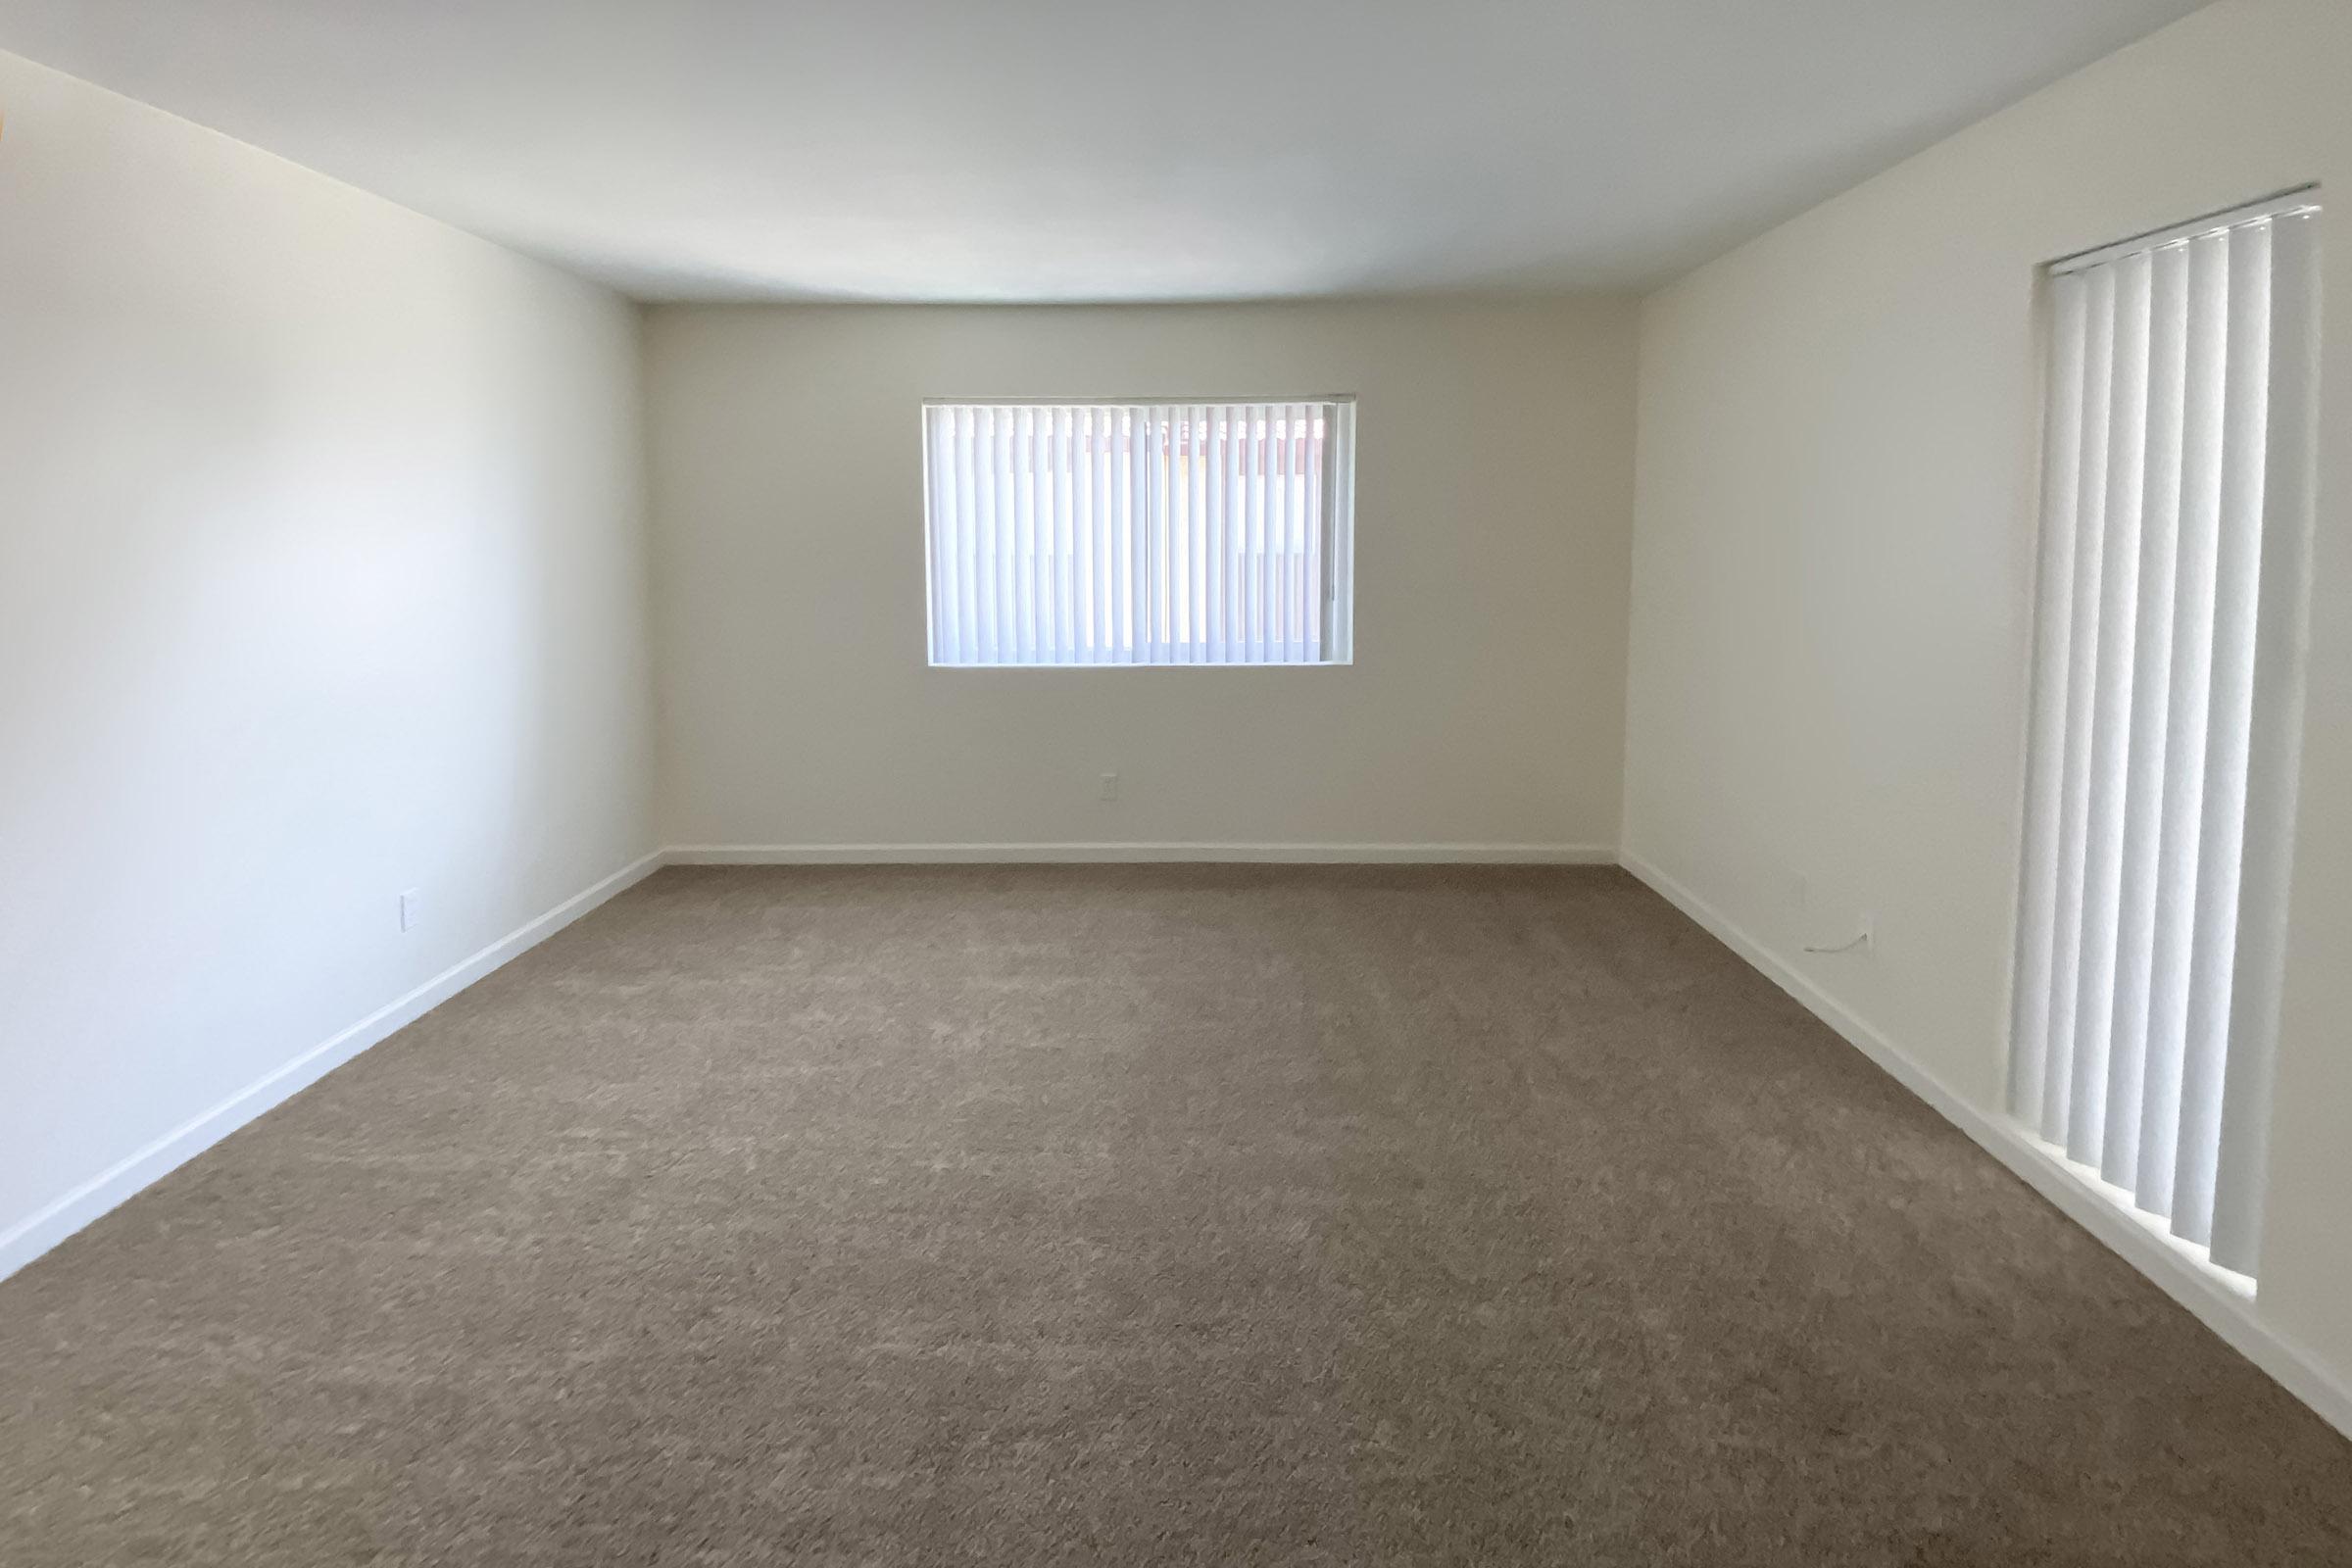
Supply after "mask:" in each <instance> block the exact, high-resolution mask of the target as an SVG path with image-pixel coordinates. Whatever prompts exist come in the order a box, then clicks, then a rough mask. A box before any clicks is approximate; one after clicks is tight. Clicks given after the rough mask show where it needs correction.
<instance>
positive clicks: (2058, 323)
mask: <svg viewBox="0 0 2352 1568" xmlns="http://www.w3.org/2000/svg"><path fill="white" fill-rule="evenodd" d="M2318 231H2319V222H2318V209H2317V207H2316V205H2314V203H2313V201H2312V199H2311V197H2310V196H2309V195H2308V194H2306V195H2304V196H2301V197H2297V198H2290V199H2287V200H2283V201H2278V202H2273V203H2268V204H2265V205H2263V206H2261V207H2256V208H2249V209H2245V210H2243V211H2241V212H2238V213H2233V214H2228V215H2224V216H2222V217H2220V218H2217V219H2214V220H2211V221H2204V222H2200V223H2196V224H2191V225H2186V226H2184V227H2182V228H2180V229H2178V230H2174V231H2172V232H2169V233H2167V234H2163V235H2158V236H2154V237H2152V238H2150V239H2147V240H2142V241H2139V242H2135V243H2131V244H2127V245H2123V246H2117V247H2114V248H2112V249H2110V250H2108V251H2105V252H2100V253H2097V254H2095V255H2092V256H2089V257H2085V258H2082V259H2081V260H2079V261H2077V262H2074V263H2062V264H2060V265H2059V266H2058V267H2056V268H2054V269H2053V270H2052V275H2051V277H2050V279H2049V298H2050V306H2051V313H2050V364H2049V383H2048V395H2047V416H2046V417H2047V428H2046V434H2045V441H2044V456H2043V485H2044V490H2043V498H2042V543H2041V565H2040V587H2039V606H2038V611H2037V624H2036V635H2035V669H2034V706H2033V715H2034V716H2033V730H2032V738H2031V744H2030V756H2029V763H2028V769H2029V771H2028V784H2027V816H2026V852H2025V855H2026V858H2025V865H2024V868H2023V877H2022V890H2021V899H2022V904H2021V909H2020V918H2019V921H2018V954H2017V967H2016V988H2015V994H2014V1012H2013V1016H2012V1019H2011V1036H2012V1062H2011V1074H2010V1106H2011V1109H2012V1111H2013V1112H2014V1113H2015V1114H2016V1115H2017V1116H2018V1117H2019V1118H2020V1119H2021V1120H2022V1121H2024V1122H2026V1123H2027V1124H2028V1125H2030V1126H2031V1127H2033V1128H2034V1129H2035V1130H2037V1131H2038V1132H2039V1134H2040V1135H2041V1137H2042V1138H2044V1139H2045V1140H2047V1141H2048V1142H2049V1143H2051V1144H2054V1145H2057V1146H2060V1147H2061V1148H2063V1149H2064V1151H2065V1152H2066V1153H2067V1154H2068V1155H2069V1156H2070V1157H2072V1158H2073V1159H2075V1160H2078V1161H2081V1162H2082V1163H2083V1164H2085V1165H2089V1166H2094V1167H2096V1169H2097V1170H2098V1173H2099V1175H2100V1176H2101V1177H2102V1178H2104V1179H2105V1180H2106V1181H2107V1182H2108V1183H2110V1184H2112V1185H2114V1186H2116V1187H2120V1188H2122V1189H2124V1190H2126V1191H2127V1192H2129V1193H2130V1194H2131V1201H2132V1203H2133V1204H2134V1205H2136V1206H2137V1207H2139V1208H2141V1209H2143V1210H2145V1211H2146V1212H2148V1213H2150V1214H2152V1215H2155V1216H2158V1217H2160V1218H2162V1219H2164V1220H2165V1221H2166V1222H2167V1223H2168V1224H2169V1226H2170V1228H2171V1230H2172V1232H2173V1233H2174V1234H2175V1235H2176V1236H2178V1237H2180V1239H2181V1240H2183V1241H2186V1242H2191V1243H2195V1244H2199V1245H2201V1246H2205V1247H2208V1248H2209V1249H2210V1256H2211V1258H2212V1260H2213V1261H2214V1262H2215V1263H2217V1264H2219V1265H2221V1266H2223V1267H2226V1268H2229V1269H2232V1270H2235V1271H2237V1272H2239V1273H2243V1274H2252V1273H2253V1272H2254V1269H2255V1259H2256V1253H2257V1250H2258V1244H2259V1240H2260V1232H2261V1208H2262V1203H2261V1200H2262V1183H2263V1175H2264V1166H2265V1162H2266V1154H2267V1139H2268V1127H2269V1107H2270V1069H2271V1058H2272V1048H2273V1044H2274V1041H2275V1037H2276V1034H2277V1014H2276V1008H2277V997H2278V974H2279V969H2280V966H2281V961H2282V956H2283V955H2282V948H2283V941H2284V933H2283V921H2284V910H2285V894H2286V886H2285V884H2286V872H2287V863H2286V862H2287V854H2288V848H2289V839H2290V833H2291V825H2292V816H2293V805H2294V802H2293V790H2294V774H2295V761H2296V758H2295V753H2296V747H2297V735H2298V732H2299V723H2300V711H2301V679H2302V676H2301V644H2302V640H2303V635H2302V632H2303V616H2304V609H2303V600H2304V581H2305V577H2306V575H2307V572H2306V560H2307V557H2308V552H2309V533H2310V527H2311V514H2312V485H2313V478H2312V465H2313V450H2314V444H2315V441H2314V436H2315V432H2314V420H2315V418H2316V410H2317V398H2316V391H2317V364H2318V356H2317V344H2316V341H2315V335H2316V333H2317V331H2318V327H2319V310H2318V307H2319V267H2318V244H2319V240H2318Z"/></svg>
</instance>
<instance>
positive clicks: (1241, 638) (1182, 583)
mask: <svg viewBox="0 0 2352 1568" xmlns="http://www.w3.org/2000/svg"><path fill="white" fill-rule="evenodd" d="M1354 432H1355V405H1354V402H1353V400H1351V399H1348V398H1321V399H1303V400H1297V401H1289V402H1272V403H931V404H926V405H925V406H924V408H923V460H924V512H925V518H926V520H925V533H926V536H927V539H928V543H929V555H928V562H929V572H930V615H931V631H930V635H931V662H932V663H934V664H948V665H1069V664H1344V663H1347V662H1348V659H1349V655H1350V646H1349V645H1350V642H1351V634H1352V625H1351V622H1352V619H1353V617H1352V614H1351V604H1350V601H1351V599H1352V585H1353V576H1354V574H1353V571H1352V569H1351V566H1352V558H1353V548H1352V547H1353V538H1352V535H1353V515H1352V514H1353V507H1352V505H1351V502H1352V498H1353V494H1354V489H1355V452H1354V445H1355V443H1354Z"/></svg>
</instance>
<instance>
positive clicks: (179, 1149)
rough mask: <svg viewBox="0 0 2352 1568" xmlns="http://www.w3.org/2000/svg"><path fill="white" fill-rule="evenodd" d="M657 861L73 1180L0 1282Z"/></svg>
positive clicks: (32, 1219)
mask: <svg viewBox="0 0 2352 1568" xmlns="http://www.w3.org/2000/svg"><path fill="white" fill-rule="evenodd" d="M661 865H662V854H661V852H660V851H658V850H657V851H656V852H654V853H653V854H651V855H648V856H645V857H643V858H640V859H637V860H634V861H632V862H631V863H629V864H627V865H624V866H622V867H621V868H620V869H619V870H617V871H615V872H613V874H612V875H611V876H609V877H606V878H605V879H604V880H603V881H601V882H599V883H597V884H596V885H595V886H593V887H590V888H587V889H585V890H583V891H581V892H579V893H576V894H574V895H572V896H571V897H570V898H568V899H566V900H564V902H563V903H562V904H559V905H557V906H556V907H554V908H552V909H550V910H548V911H547V912H546V913H545V914H543V915H540V916H539V917H538V918H537V919H535V920H532V921H530V922H529V923H527V924H525V925H523V926H521V927H519V928H518V929H516V930H514V931H511V932H509V933H508V934H507V935H505V936H503V937H501V938H499V939H498V940H497V941H496V942H493V943H491V944H490V945H489V946H488V947H486V948H484V949H482V950H481V951H480V952H478V953H476V954H474V955H472V956H470V957H466V958H464V959H462V960H460V961H459V962H457V963H454V964H452V965H451V966H450V967H448V968H446V969H444V970H442V971H441V972H440V973H439V974H437V975H435V976H433V977H432V978H431V979H430V980H427V981H426V982H424V984H422V985H420V986H418V987H417V988H416V989H415V990H414V991H411V992H409V993H407V994H406V995H404V996H401V997H398V998H395V999H394V1000H393V1001H391V1002H388V1003H386V1004H384V1005H382V1006H380V1007H378V1008H376V1009H375V1011H373V1012H371V1013H369V1014H368V1016H367V1017H365V1018H362V1019H361V1020H360V1021H359V1022H358V1023H355V1024H353V1025H352V1026H351V1027H350V1028H348V1029H345V1030H343V1031H342V1032H341V1033H339V1034H337V1035H335V1036H334V1037H333V1038H332V1039H329V1040H324V1041H321V1042H319V1044H318V1045H316V1046H313V1047H312V1048H311V1049H310V1050H308V1051H306V1052H304V1053H303V1054H301V1055H299V1056H296V1057H295V1058H294V1059H293V1060H292V1061H289V1062H287V1063H286V1064H285V1065H284V1066H282V1067H279V1068H278V1069H277V1070H276V1071H274V1072H271V1073H270V1074H269V1075H268V1076H267V1077H264V1078H261V1079H259V1080H257V1081H255V1082H253V1083H250V1084H248V1085H246V1086H245V1087H244V1088H243V1089H240V1090H238V1091H237V1092H236V1093H235V1094H233V1095H231V1096H229V1098H228V1099H226V1100H224V1101H222V1102H221V1103H220V1104H218V1105H215V1106H214V1107H213V1108H212V1109H210V1110H208V1111H205V1112H204V1113H203V1114H201V1115H199V1116H195V1117H191V1118H190V1119H189V1120H187V1121H185V1122H182V1123H181V1124H180V1125H179V1126H177V1127H175V1128H173V1129H172V1131H170V1132H168V1133H166V1134H164V1136H162V1137H161V1138H158V1139H156V1140H155V1141H154V1142H153V1143H151V1144H149V1145H147V1147H146V1148H144V1149H141V1150H138V1151H137V1152H133V1153H131V1154H129V1155H127V1156H125V1157H124V1158H123V1159H120V1160H117V1161H116V1162H115V1163H114V1164H112V1165H110V1166H108V1167H107V1168H106V1169H105V1170H102V1171H100V1172H99V1173H98V1174H97V1175H95V1176H93V1177H91V1178H90V1179H89V1180H88V1181H86V1182H83V1183H82V1184H81V1185H80V1186H78V1187H76V1188H74V1189H73V1191H72V1192H69V1193H67V1194H66V1195H65V1196H64V1197H62V1198H60V1199H58V1200H56V1201H54V1202H51V1203H49V1204H47V1205H46V1206H44V1207H42V1208H40V1209H38V1210H36V1211H35V1212H34V1213H32V1214H31V1215H29V1216H28V1217H26V1218H25V1219H22V1220H20V1221H18V1222H17V1223H16V1224H14V1225H11V1226H10V1227H8V1229H7V1230H5V1231H0V1279H5V1278H7V1277H8V1276H9V1275H10V1274H13V1273H15V1272H16V1271H17V1270H18V1269H20V1268H23V1267H24V1266H25V1264H27V1263H29V1262H31V1261H32V1260H33V1259H34V1258H36V1257H38V1256H40V1255H41V1254H42V1253H43V1252H45V1251H47V1250H49V1249H51V1248H52V1247H55V1246H56V1245H57V1244H58V1243H60V1242H62V1241H64V1240H65V1239H66V1238H67V1237H69V1236H71V1235H73V1233H74V1232H75V1231H77V1230H79V1229H81V1228H82V1227H83V1226H84V1225H87V1224H89V1223H90V1221H92V1220H94V1219H96V1218H98V1217H99V1216H100V1215H101V1214H104V1213H105V1212H106V1211H107V1210H108V1209H111V1208H113V1207H115V1206H116V1205H117V1204H119V1203H121V1202H123V1201H124V1200H125V1199H127V1198H130V1197H131V1196H132V1195H134V1194H136V1193H137V1192H138V1191H139V1190H140V1189H142V1188H144V1187H147V1186H148V1185H150V1184H151V1183H153V1182H155V1181H157V1180H159V1179H161V1178H162V1177H163V1176H165V1175H167V1174H168V1173H170V1172H171V1171H172V1170H173V1169H175V1168H176V1167H178V1166H180V1165H182V1164H185V1163H186V1162H187V1161H188V1160H190V1159H192V1158H194V1157H195V1156H196V1155H198V1154H200V1153H202V1152H204V1151H206V1150H207V1149H210V1148H211V1147H212V1146H213V1145H215V1144H217V1143H219V1142H220V1141H221V1139H223V1138H225V1137H227V1136H228V1135H229V1134H230V1133H233V1132H235V1131H236V1130H237V1129H238V1128H240V1127H242V1126H244V1125H245V1124H246V1123H247V1122H249V1121H251V1120H253V1119H254V1118H255V1117H256V1116H259V1115H261V1114H262V1113H263V1112H264V1111H266V1110H269V1109H270V1108H271V1107H272V1106H275V1105H279V1104H282V1103H285V1102H286V1101H288V1100H291V1099H292V1098H293V1097H294V1096H295V1095H297V1094H299V1093H300V1092H301V1091H303V1090H304V1089H307V1088H309V1087H310V1086H311V1085H312V1084H315V1083H317V1082H318V1081H319V1079H320V1078H323V1077H325V1076H326V1074H327V1073H329V1072H331V1071H333V1070H334V1069H335V1068H337V1067H340V1066H341V1065H342V1064H343V1063H345V1062H347V1061H349V1060H350V1059H351V1058H352V1057H354V1056H356V1055H358V1054H360V1053H361V1052H363V1051H366V1050H367V1049H368V1047H369V1046H372V1045H374V1044H376V1043H377V1042H378V1041H380V1040H382V1039H384V1038H385V1037H386V1036H388V1035H390V1034H392V1033H393V1032H394V1031H396V1030H398V1029H400V1028H401V1027H402V1026H404V1025H406V1024H409V1023H412V1022H414V1021H415V1020H416V1019H417V1018H419V1017H421V1016H422V1015H423V1014H425V1013H426V1012H429V1011H431V1010H432V1009H433V1008H434V1007H436V1006H439V1005H441V1004H442V1003H444V1002H447V1001H448V1000H449V999H450V998H451V997H454V996H456V995H457V994H458V993H459V992H461V991H463V990H465V989H466V987H467V986H469V985H471V984H473V983H474V982H475V981H476V980H479V979H480V978H482V976H484V975H486V974H488V973H489V972H490V971H491V970H493V969H496V968H497V967H498V966H499V965H501V964H503V963H505V962H506V961H507V960H508V959H510V958H513V957H515V956H517V955H519V954H522V953H525V952H527V951H529V950H530V949H531V948H534V947H536V946H538V945H539V944H540V943H541V942H544V941H546V940H547V939H548V938H549V937H551V936H554V935H555V934H556V933H557V932H558V931H561V930H563V929H564V927H565V926H567V925H569V924H571V922H572V921H574V920H577V919H578V918H579V917H580V916H581V915H583V914H586V913H587V912H588V911H589V910H591V909H593V908H595V907H597V906H598V905H600V904H603V903H605V902H606V901H607V900H609V899H611V898H613V896H614V895H615V894H618V893H621V892H623V891H624V890H626V889H628V888H630V887H632V886H634V885H635V884H637V883H638V882H641V881H643V880H644V879H645V878H646V877H648V876H650V875H651V874H652V873H653V872H654V871H655V870H657V869H659V868H660V866H661Z"/></svg>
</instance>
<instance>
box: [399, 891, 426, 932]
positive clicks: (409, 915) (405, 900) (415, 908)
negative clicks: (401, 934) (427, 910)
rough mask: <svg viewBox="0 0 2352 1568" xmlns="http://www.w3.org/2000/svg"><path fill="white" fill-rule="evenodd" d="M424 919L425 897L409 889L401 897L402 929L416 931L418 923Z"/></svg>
mask: <svg viewBox="0 0 2352 1568" xmlns="http://www.w3.org/2000/svg"><path fill="white" fill-rule="evenodd" d="M423 918H424V895H423V894H422V893H419V892H417V890H416V889H415V888H409V889H407V890H406V891H404V892H403V893H402V894H401V896H400V928H401V929H402V930H403V931H414V930H416V929H417V921H419V920H421V919H423Z"/></svg>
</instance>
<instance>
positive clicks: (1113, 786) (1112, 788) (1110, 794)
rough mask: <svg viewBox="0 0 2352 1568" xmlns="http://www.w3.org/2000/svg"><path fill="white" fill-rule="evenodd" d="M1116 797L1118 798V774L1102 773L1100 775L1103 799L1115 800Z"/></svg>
mask: <svg viewBox="0 0 2352 1568" xmlns="http://www.w3.org/2000/svg"><path fill="white" fill-rule="evenodd" d="M1118 798H1119V775H1118V774H1116V773H1105V774H1103V799H1104V800H1106V801H1115V800H1117V799H1118Z"/></svg>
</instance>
